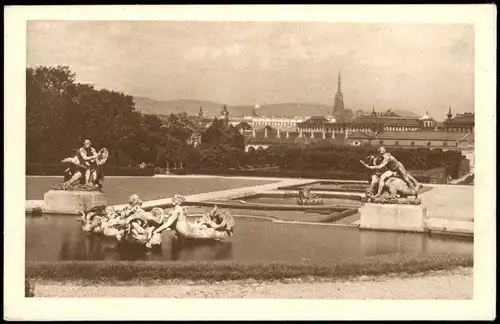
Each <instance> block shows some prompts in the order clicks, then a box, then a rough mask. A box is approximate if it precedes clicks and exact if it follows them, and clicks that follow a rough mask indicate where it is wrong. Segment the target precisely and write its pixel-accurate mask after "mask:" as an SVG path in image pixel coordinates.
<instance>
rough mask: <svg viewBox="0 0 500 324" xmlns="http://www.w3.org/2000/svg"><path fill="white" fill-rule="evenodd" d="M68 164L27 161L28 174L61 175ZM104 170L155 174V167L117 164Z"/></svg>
mask: <svg viewBox="0 0 500 324" xmlns="http://www.w3.org/2000/svg"><path fill="white" fill-rule="evenodd" d="M65 168H66V166H65V165H64V164H62V163H61V164H39V163H27V164H26V175H47V176H53V175H55V176H60V175H62V174H63V172H64V169H65ZM102 170H103V172H104V176H152V175H154V168H153V167H148V168H144V169H141V168H138V167H117V166H106V165H105V166H103V167H102Z"/></svg>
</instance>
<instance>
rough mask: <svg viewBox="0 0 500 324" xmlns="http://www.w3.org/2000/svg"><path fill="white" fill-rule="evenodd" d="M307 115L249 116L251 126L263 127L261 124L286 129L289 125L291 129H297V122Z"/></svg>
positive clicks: (300, 121)
mask: <svg viewBox="0 0 500 324" xmlns="http://www.w3.org/2000/svg"><path fill="white" fill-rule="evenodd" d="M306 119H307V117H300V116H297V117H275V116H272V117H266V116H255V117H252V118H251V125H252V126H253V127H259V126H260V127H263V126H267V125H269V126H272V127H274V128H277V129H281V130H286V129H289V128H290V127H291V128H293V129H295V130H296V129H297V124H300V123H302V122H303V121H305V120H306Z"/></svg>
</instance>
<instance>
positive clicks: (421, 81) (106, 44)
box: [27, 21, 474, 120]
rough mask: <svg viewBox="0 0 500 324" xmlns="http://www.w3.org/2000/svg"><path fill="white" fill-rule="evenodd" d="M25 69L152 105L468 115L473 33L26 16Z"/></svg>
mask: <svg viewBox="0 0 500 324" xmlns="http://www.w3.org/2000/svg"><path fill="white" fill-rule="evenodd" d="M27 65H28V66H37V65H45V66H53V65H68V66H69V67H70V69H71V70H72V71H73V72H75V73H76V80H77V81H78V82H84V83H91V84H93V85H94V86H96V87H97V88H107V89H112V90H116V91H122V92H124V93H126V94H129V95H132V96H143V97H149V98H151V99H155V100H176V99H194V100H208V101H214V102H220V103H225V104H229V105H256V104H259V105H264V104H273V103H286V102H302V103H318V104H327V105H333V100H334V96H335V92H336V91H337V79H338V75H339V72H340V73H341V77H342V92H343V94H344V103H345V107H346V108H349V109H353V110H356V109H358V108H361V109H363V110H367V111H369V110H371V109H372V107H375V109H376V110H378V111H383V110H387V109H389V108H390V109H405V110H408V111H414V112H416V113H418V114H420V115H423V114H424V113H426V112H427V111H428V112H429V115H430V116H431V117H434V118H437V119H439V120H441V119H443V118H444V117H445V114H446V113H447V112H448V107H449V106H451V107H452V112H453V113H457V112H459V113H460V112H471V111H474V28H473V26H472V25H458V24H454V25H451V24H443V25H434V24H411V25H410V24H365V23H363V24H361V23H358V24H344V23H315V22H235V21H232V22H207V21H203V22H202V21H198V22H196V21H192V22H189V21H186V22H182V21H158V22H150V21H148V22H146V21H144V22H141V21H30V22H29V23H28V27H27Z"/></svg>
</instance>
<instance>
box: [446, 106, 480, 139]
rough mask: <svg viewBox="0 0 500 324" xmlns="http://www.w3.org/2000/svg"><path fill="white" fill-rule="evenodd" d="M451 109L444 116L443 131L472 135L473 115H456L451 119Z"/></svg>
mask: <svg viewBox="0 0 500 324" xmlns="http://www.w3.org/2000/svg"><path fill="white" fill-rule="evenodd" d="M452 117H453V115H452V113H451V107H450V108H449V110H448V114H447V115H446V120H445V121H444V122H443V124H444V128H445V131H447V132H462V133H463V132H471V133H474V113H467V112H466V113H463V114H456V115H455V118H452Z"/></svg>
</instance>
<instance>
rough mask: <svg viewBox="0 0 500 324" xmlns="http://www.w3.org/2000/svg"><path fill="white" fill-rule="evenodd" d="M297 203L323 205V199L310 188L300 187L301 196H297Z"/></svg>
mask: <svg viewBox="0 0 500 324" xmlns="http://www.w3.org/2000/svg"><path fill="white" fill-rule="evenodd" d="M297 204H299V205H322V204H323V199H322V198H319V197H318V196H316V195H315V194H313V193H312V192H311V189H310V188H305V189H300V190H299V196H298V197H297Z"/></svg>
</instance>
